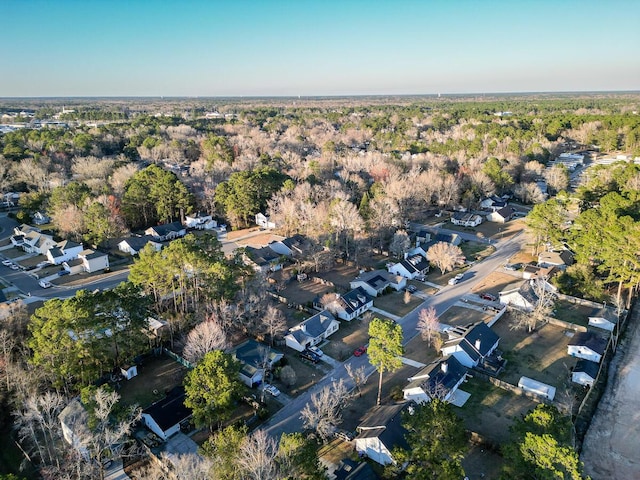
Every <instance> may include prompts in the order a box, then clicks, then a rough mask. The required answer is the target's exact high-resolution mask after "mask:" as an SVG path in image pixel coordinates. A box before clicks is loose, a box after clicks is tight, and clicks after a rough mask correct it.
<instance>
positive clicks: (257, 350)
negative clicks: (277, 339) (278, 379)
mask: <svg viewBox="0 0 640 480" xmlns="http://www.w3.org/2000/svg"><path fill="white" fill-rule="evenodd" d="M231 353H232V354H233V356H234V357H235V359H236V360H238V361H239V362H240V363H241V364H242V368H241V370H240V380H242V383H244V384H245V385H246V386H247V387H249V388H253V387H255V386H257V385H260V384H261V383H262V381H263V379H264V375H265V370H271V369H273V367H274V365H275V364H276V363H278V362H279V361H280V360H281V359H282V357H284V354H282V353H280V352H278V351H277V350H273V349H271V348H269V347H268V346H267V345H263V344H261V343H258V342H256V341H255V340H247V341H246V342H244V343H242V344H240V345H238V346H237V347H236V348H235V349H234V350H233V351H232V352H231Z"/></svg>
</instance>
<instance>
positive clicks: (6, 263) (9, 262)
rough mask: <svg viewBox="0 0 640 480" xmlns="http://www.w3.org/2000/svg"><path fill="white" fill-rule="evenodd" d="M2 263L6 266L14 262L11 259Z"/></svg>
mask: <svg viewBox="0 0 640 480" xmlns="http://www.w3.org/2000/svg"><path fill="white" fill-rule="evenodd" d="M2 264H3V265H4V266H5V267H10V266H11V265H12V264H13V262H12V261H11V260H3V261H2Z"/></svg>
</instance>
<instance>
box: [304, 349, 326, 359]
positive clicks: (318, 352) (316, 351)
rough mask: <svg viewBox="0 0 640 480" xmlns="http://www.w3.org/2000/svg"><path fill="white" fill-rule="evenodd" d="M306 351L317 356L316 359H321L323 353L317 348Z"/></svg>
mask: <svg viewBox="0 0 640 480" xmlns="http://www.w3.org/2000/svg"><path fill="white" fill-rule="evenodd" d="M307 350H309V351H310V352H313V353H315V354H316V355H318V357H321V356H322V355H324V352H323V351H322V350H320V349H319V348H318V347H308V348H307Z"/></svg>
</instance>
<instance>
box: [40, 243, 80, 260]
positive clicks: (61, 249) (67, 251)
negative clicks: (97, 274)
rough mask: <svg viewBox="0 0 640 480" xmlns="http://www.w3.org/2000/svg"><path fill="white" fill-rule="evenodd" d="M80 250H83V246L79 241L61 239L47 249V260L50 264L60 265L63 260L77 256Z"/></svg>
mask: <svg viewBox="0 0 640 480" xmlns="http://www.w3.org/2000/svg"><path fill="white" fill-rule="evenodd" d="M82 250H84V247H83V246H82V244H81V243H76V242H72V241H71V240H63V241H62V242H58V243H57V244H56V246H55V247H51V248H50V249H49V250H47V260H48V261H49V263H50V264H52V265H60V264H62V263H63V262H68V261H69V260H74V259H75V258H77V257H78V254H79V253H80V252H81V251H82Z"/></svg>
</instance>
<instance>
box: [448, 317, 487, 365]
mask: <svg viewBox="0 0 640 480" xmlns="http://www.w3.org/2000/svg"><path fill="white" fill-rule="evenodd" d="M499 340H500V337H499V336H498V335H497V334H496V333H495V332H494V331H493V330H491V328H490V327H489V326H488V325H487V324H486V323H484V322H479V323H476V324H475V325H474V326H472V327H471V328H468V329H466V331H465V332H464V333H463V334H462V336H460V337H459V338H454V339H453V340H449V341H448V342H445V344H444V346H445V347H446V346H449V345H456V344H460V347H461V348H462V349H463V350H464V351H465V352H466V353H467V354H468V355H469V357H471V358H472V359H473V360H474V361H475V360H479V359H480V358H482V357H485V356H486V355H487V354H488V353H489V351H490V350H491V349H492V348H493V346H494V345H495V344H496V342H498V341H499ZM476 343H479V348H476Z"/></svg>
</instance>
